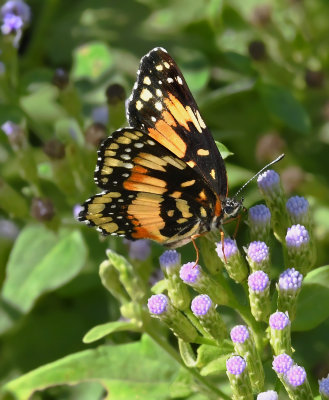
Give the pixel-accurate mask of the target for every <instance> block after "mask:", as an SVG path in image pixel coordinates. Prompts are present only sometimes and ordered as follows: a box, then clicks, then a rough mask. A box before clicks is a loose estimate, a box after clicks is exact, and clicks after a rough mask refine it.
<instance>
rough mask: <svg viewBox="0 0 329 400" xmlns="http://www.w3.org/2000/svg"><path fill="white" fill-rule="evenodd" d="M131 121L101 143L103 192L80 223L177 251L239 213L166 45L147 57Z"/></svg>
mask: <svg viewBox="0 0 329 400" xmlns="http://www.w3.org/2000/svg"><path fill="white" fill-rule="evenodd" d="M127 118H128V121H129V125H130V126H131V127H130V128H123V129H119V130H117V131H115V132H114V133H113V134H112V135H111V136H110V137H108V138H107V139H106V140H105V141H104V142H103V143H102V145H101V146H100V149H99V151H98V161H97V166H96V170H95V178H94V179H95V182H96V184H97V185H98V186H99V187H100V188H101V189H103V192H102V193H99V194H96V195H95V196H93V197H91V198H90V199H88V200H87V201H86V202H85V203H84V205H83V209H82V211H81V212H80V214H79V220H80V221H84V222H86V223H87V224H89V225H92V226H97V229H98V230H99V231H100V232H102V233H103V234H105V235H108V234H111V235H119V236H124V237H126V238H127V239H130V240H136V239H152V240H155V241H156V242H159V243H161V244H163V245H165V246H167V247H169V248H176V247H180V246H182V245H184V244H186V243H188V242H190V241H191V240H192V241H193V243H194V239H195V238H196V237H198V236H200V235H201V234H203V233H206V232H208V231H211V230H218V229H220V227H221V225H222V224H223V222H225V220H227V219H228V218H232V217H235V216H237V214H238V213H239V211H240V209H241V207H242V201H239V200H236V198H232V199H229V198H227V192H228V187H227V176H226V169H225V165H224V161H223V158H222V157H221V155H220V152H219V151H218V149H217V146H216V144H215V141H214V139H213V137H212V135H211V133H210V131H209V129H208V128H207V126H206V124H205V123H204V121H203V119H202V117H201V115H200V112H199V109H198V107H197V105H196V103H195V100H194V98H193V96H192V94H191V92H190V90H189V88H188V86H187V84H186V82H185V79H184V77H183V75H182V73H181V72H180V70H179V68H178V67H177V65H176V63H175V62H174V60H173V59H172V58H171V57H170V55H169V54H168V53H167V51H166V50H164V49H163V48H160V47H157V48H155V49H153V50H151V51H150V52H149V53H148V54H147V55H145V56H144V57H143V58H142V60H141V63H140V68H139V70H138V73H137V81H136V83H135V86H134V89H133V92H132V94H131V96H130V98H129V102H128V106H127Z"/></svg>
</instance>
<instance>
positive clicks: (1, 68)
mask: <svg viewBox="0 0 329 400" xmlns="http://www.w3.org/2000/svg"><path fill="white" fill-rule="evenodd" d="M5 72H6V66H5V64H4V63H3V62H1V61H0V76H2V75H4V73H5Z"/></svg>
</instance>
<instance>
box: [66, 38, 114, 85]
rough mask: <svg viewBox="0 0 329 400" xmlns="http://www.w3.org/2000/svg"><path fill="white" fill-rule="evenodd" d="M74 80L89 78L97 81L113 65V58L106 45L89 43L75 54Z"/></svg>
mask: <svg viewBox="0 0 329 400" xmlns="http://www.w3.org/2000/svg"><path fill="white" fill-rule="evenodd" d="M73 57H74V64H73V71H72V74H73V78H74V79H81V78H89V79H91V80H96V79H98V78H100V77H101V75H103V74H104V73H105V72H106V71H107V70H108V69H109V68H110V67H111V66H112V64H113V56H112V53H111V52H110V50H109V48H108V47H107V46H106V44H104V43H102V42H93V43H88V44H85V45H83V46H80V47H79V48H77V49H76V50H75V52H74V55H73Z"/></svg>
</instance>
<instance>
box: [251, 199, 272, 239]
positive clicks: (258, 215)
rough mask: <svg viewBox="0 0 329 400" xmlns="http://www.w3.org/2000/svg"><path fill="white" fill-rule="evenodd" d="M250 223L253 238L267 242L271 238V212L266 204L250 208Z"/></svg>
mask: <svg viewBox="0 0 329 400" xmlns="http://www.w3.org/2000/svg"><path fill="white" fill-rule="evenodd" d="M248 225H249V228H250V237H251V238H252V240H260V241H264V242H266V241H267V240H268V238H269V234H270V227H271V212H270V210H269V209H268V207H266V206H265V205H264V204H258V205H256V206H254V207H251V208H249V211H248Z"/></svg>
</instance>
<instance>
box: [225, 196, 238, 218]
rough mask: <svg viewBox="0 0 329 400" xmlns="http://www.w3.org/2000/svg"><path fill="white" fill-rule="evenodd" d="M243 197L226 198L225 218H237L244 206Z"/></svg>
mask: <svg viewBox="0 0 329 400" xmlns="http://www.w3.org/2000/svg"><path fill="white" fill-rule="evenodd" d="M242 203H243V197H242V198H241V199H240V200H238V199H237V198H236V197H232V198H226V199H225V200H224V201H223V205H222V207H223V213H224V220H227V219H231V218H235V217H237V216H238V214H239V213H240V211H241V209H242V208H243V204H242Z"/></svg>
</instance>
